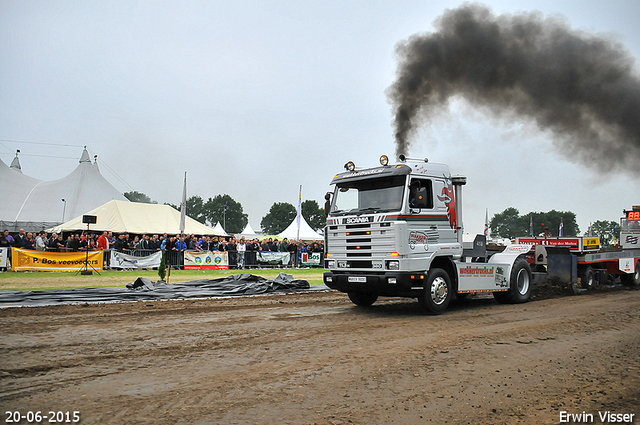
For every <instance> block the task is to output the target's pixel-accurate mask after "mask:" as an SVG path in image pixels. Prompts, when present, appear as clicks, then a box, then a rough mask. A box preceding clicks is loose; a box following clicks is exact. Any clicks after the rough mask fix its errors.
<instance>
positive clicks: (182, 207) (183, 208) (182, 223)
mask: <svg viewBox="0 0 640 425" xmlns="http://www.w3.org/2000/svg"><path fill="white" fill-rule="evenodd" d="M186 218H187V172H186V171H185V172H184V187H183V188H182V202H181V203H180V234H181V235H184V228H185V221H186Z"/></svg>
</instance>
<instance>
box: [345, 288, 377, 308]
mask: <svg viewBox="0 0 640 425" xmlns="http://www.w3.org/2000/svg"><path fill="white" fill-rule="evenodd" d="M347 295H349V299H350V300H351V302H352V303H354V304H355V305H357V306H360V307H369V306H370V305H371V304H373V303H374V302H376V300H377V299H378V294H376V293H375V292H356V291H349V292H347Z"/></svg>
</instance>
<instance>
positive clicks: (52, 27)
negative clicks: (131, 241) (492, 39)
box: [0, 0, 640, 233]
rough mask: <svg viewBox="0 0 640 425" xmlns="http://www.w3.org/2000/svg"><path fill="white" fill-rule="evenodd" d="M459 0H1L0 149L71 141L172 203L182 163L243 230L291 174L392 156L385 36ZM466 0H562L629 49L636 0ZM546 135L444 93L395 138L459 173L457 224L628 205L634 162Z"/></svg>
mask: <svg viewBox="0 0 640 425" xmlns="http://www.w3.org/2000/svg"><path fill="white" fill-rule="evenodd" d="M460 4H461V2H459V1H437V0H429V1H427V0H420V1H417V0H415V1H414V0H394V1H375V0H362V1H349V0H341V1H328V0H322V1H315V0H311V1H304V2H300V1H293V0H282V1H185V0H181V1H159V0H155V1H131V0H126V1H108V2H107V1H65V0H57V1H28V0H16V1H7V0H0V61H1V64H0V158H1V159H2V160H3V161H4V162H5V163H7V164H9V163H10V162H11V160H12V159H13V157H14V155H15V151H16V149H20V150H21V154H20V162H21V164H22V170H23V173H24V174H26V175H29V176H32V177H35V178H38V179H42V180H56V179H59V178H62V177H64V176H65V175H67V174H68V173H69V172H71V171H72V170H73V169H74V168H75V167H76V166H77V163H78V159H79V158H80V154H81V153H82V146H84V145H86V146H87V148H88V150H89V152H90V154H91V155H92V156H93V155H98V163H99V166H100V169H101V172H102V174H103V175H104V176H105V177H106V178H107V179H108V180H109V181H110V182H111V183H112V184H113V185H114V186H115V187H116V188H117V189H118V190H120V191H122V192H127V191H131V190H136V191H139V192H143V193H146V194H147V195H149V196H150V197H151V198H152V199H153V200H156V201H158V202H159V203H164V202H171V203H174V204H178V203H179V202H180V197H181V195H182V184H183V176H184V172H185V171H186V172H187V186H188V189H187V190H188V196H192V195H200V196H201V197H202V198H203V199H205V200H206V199H207V198H209V197H214V196H216V195H218V194H229V195H230V196H231V197H232V198H234V199H235V200H236V201H238V202H240V203H241V204H242V206H243V207H244V211H245V213H247V214H248V215H249V222H250V224H251V225H252V226H253V227H254V228H256V229H258V228H259V227H260V220H261V219H262V217H263V216H264V215H266V214H267V213H268V211H269V208H270V207H271V205H272V204H273V203H274V202H289V203H291V204H293V205H295V204H296V203H297V198H298V190H299V186H300V185H302V187H303V189H302V199H303V200H306V199H314V200H317V201H318V203H319V204H320V205H321V206H322V205H323V197H324V193H325V192H326V191H328V190H329V182H330V181H331V178H332V177H333V176H334V175H335V174H336V173H337V172H341V171H342V166H343V164H344V163H345V162H347V161H349V160H352V161H354V162H355V163H356V164H357V165H358V166H363V167H365V166H376V165H377V164H378V157H379V156H380V155H381V154H387V155H389V156H393V155H394V151H395V144H394V136H393V135H394V130H393V126H392V119H393V111H392V108H391V105H390V103H389V101H388V99H387V95H386V93H385V91H386V90H387V88H388V87H389V86H390V85H391V84H393V82H394V79H395V75H396V74H395V72H396V68H397V63H398V60H397V56H396V53H395V47H396V45H397V44H398V43H399V42H402V41H404V40H407V39H408V38H409V37H410V36H411V35H413V34H418V33H428V32H431V31H433V25H432V24H433V23H434V21H435V20H436V19H437V18H438V17H439V16H441V15H442V13H443V12H444V11H445V10H446V9H448V8H456V7H458V6H460ZM483 4H486V5H487V6H489V7H490V8H491V9H492V11H493V12H494V13H495V14H497V15H499V14H504V13H508V14H513V13H519V12H523V11H533V10H538V11H540V12H542V13H543V14H544V15H545V16H548V15H554V16H556V15H561V16H563V17H564V19H565V20H566V22H567V23H568V24H569V25H571V27H572V28H576V29H580V30H583V31H586V32H589V33H592V34H598V35H601V36H602V37H606V38H609V39H613V40H616V41H618V42H620V43H622V44H623V45H625V46H626V48H627V49H628V50H629V52H630V54H631V55H632V56H633V57H635V58H640V26H639V25H638V22H639V21H640V2H639V1H637V0H628V1H584V0H582V1H568V0H563V1H557V0H554V1H540V0H536V1H528V0H520V1H518V2H506V1H488V2H483ZM639 69H640V67H639V65H638V64H637V62H636V63H635V69H634V72H635V73H636V75H639V74H640V71H639ZM639 119H640V111H639ZM552 138H553V135H552V134H550V133H549V132H541V131H540V130H539V129H538V128H536V126H535V125H534V124H533V123H532V122H528V121H526V120H523V121H519V120H513V119H509V120H507V119H499V118H495V117H492V116H490V115H487V114H486V113H484V112H481V111H478V110H476V109H475V108H474V107H473V106H471V105H469V104H467V103H466V102H464V101H462V100H459V99H458V100H454V101H453V102H452V103H451V104H450V106H449V109H448V110H446V111H443V114H442V117H441V119H439V120H437V121H436V123H435V124H431V125H429V126H428V127H427V128H423V129H421V130H420V132H419V133H418V135H417V138H416V139H415V142H414V143H413V144H412V147H411V151H410V152H409V154H410V156H411V157H419V158H422V157H428V158H429V160H430V161H432V162H443V163H446V164H448V165H449V167H450V169H451V171H452V173H454V174H462V175H465V176H467V178H468V184H467V186H466V187H465V192H464V217H463V219H464V224H465V230H466V232H471V233H477V232H482V230H483V225H484V216H485V208H488V211H489V216H490V217H491V216H492V215H493V214H496V213H499V212H501V211H503V210H504V209H505V208H507V207H515V208H517V209H518V210H519V211H520V213H521V214H524V213H527V212H530V211H549V210H551V209H556V210H562V211H564V210H570V211H573V212H575V213H576V214H577V219H578V224H579V226H580V229H581V231H583V232H584V231H586V230H587V228H588V226H589V223H590V222H592V221H595V220H614V221H617V220H618V219H619V217H620V215H621V212H622V210H623V209H625V208H626V209H629V208H630V207H631V206H632V205H640V178H639V177H638V175H640V171H639V172H638V175H636V176H633V175H629V174H628V173H627V174H624V173H622V172H620V171H619V170H616V169H610V170H602V169H600V170H598V169H595V168H588V167H587V166H585V165H582V164H577V163H574V162H572V161H571V160H570V158H567V157H566V156H561V155H559V154H558V153H557V152H556V151H555V150H554V148H553V144H552ZM0 190H1V189H0Z"/></svg>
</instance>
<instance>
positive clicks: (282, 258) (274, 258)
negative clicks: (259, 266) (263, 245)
mask: <svg viewBox="0 0 640 425" xmlns="http://www.w3.org/2000/svg"><path fill="white" fill-rule="evenodd" d="M290 258H291V254H289V253H288V252H262V253H260V252H259V253H258V255H257V260H258V263H270V264H279V263H282V264H289V259H290Z"/></svg>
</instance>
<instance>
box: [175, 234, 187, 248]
mask: <svg viewBox="0 0 640 425" xmlns="http://www.w3.org/2000/svg"><path fill="white" fill-rule="evenodd" d="M185 239H186V238H185V236H184V235H183V236H179V235H176V238H175V244H174V246H173V250H174V251H186V250H187V243H186V242H185Z"/></svg>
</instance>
